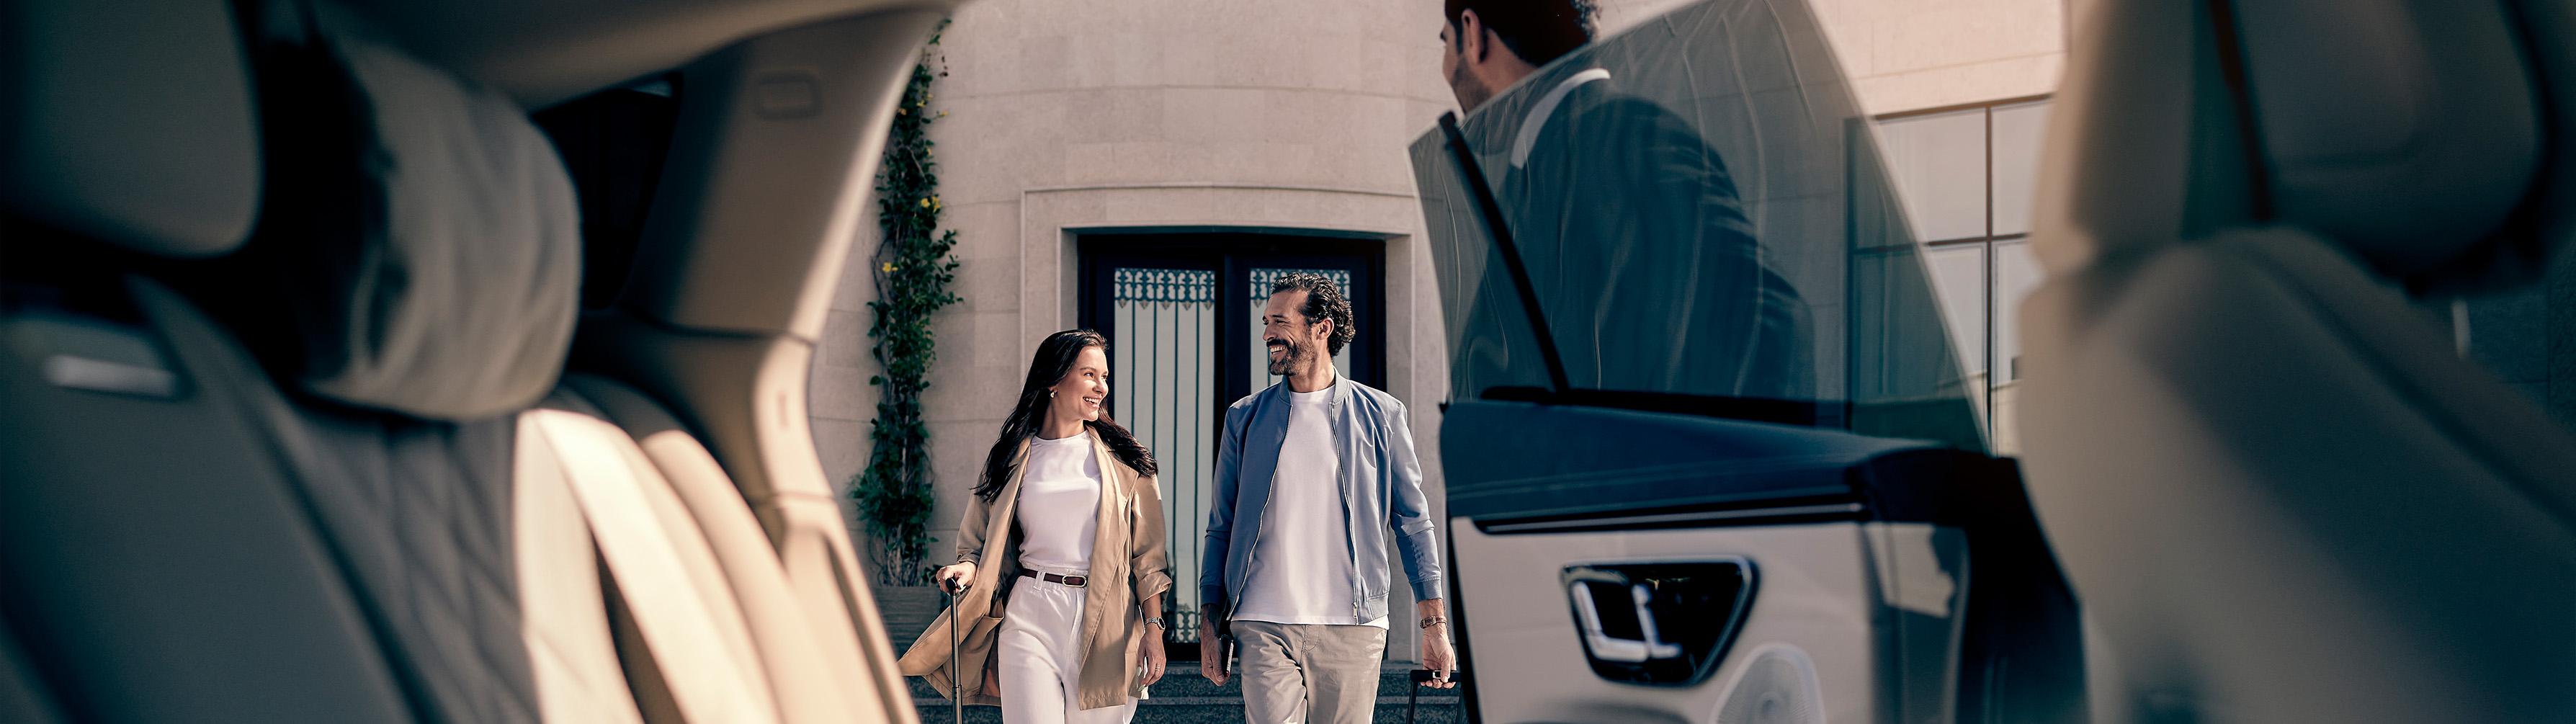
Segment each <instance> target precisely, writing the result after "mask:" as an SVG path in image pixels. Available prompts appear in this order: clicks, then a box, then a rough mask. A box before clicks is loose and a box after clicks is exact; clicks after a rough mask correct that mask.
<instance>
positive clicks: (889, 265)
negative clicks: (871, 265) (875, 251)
mask: <svg viewBox="0 0 2576 724" xmlns="http://www.w3.org/2000/svg"><path fill="white" fill-rule="evenodd" d="M878 268H879V269H882V270H884V271H885V273H887V274H893V273H894V262H886V263H885V265H884V266H881V267H878Z"/></svg>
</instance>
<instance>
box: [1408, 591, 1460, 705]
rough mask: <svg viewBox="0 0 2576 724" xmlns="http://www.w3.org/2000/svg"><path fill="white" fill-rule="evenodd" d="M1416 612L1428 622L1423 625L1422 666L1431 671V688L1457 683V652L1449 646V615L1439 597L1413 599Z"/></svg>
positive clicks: (1445, 687)
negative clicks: (1423, 599)
mask: <svg viewBox="0 0 2576 724" xmlns="http://www.w3.org/2000/svg"><path fill="white" fill-rule="evenodd" d="M1413 610H1414V612H1415V613H1419V614H1422V620H1423V621H1424V622H1428V624H1429V625H1425V626H1423V627H1422V668H1424V669H1429V670H1430V671H1431V677H1432V678H1431V682H1430V683H1431V688H1434V689H1448V688H1453V687H1456V686H1457V685H1458V676H1457V673H1458V652H1457V650H1456V649H1452V648H1450V647H1449V617H1448V616H1447V615H1446V614H1445V613H1444V612H1443V607H1442V606H1441V605H1440V599H1437V598H1434V599H1430V600H1427V601H1416V602H1414V604H1413Z"/></svg>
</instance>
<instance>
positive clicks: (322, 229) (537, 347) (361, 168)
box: [195, 3, 581, 420]
mask: <svg viewBox="0 0 2576 724" xmlns="http://www.w3.org/2000/svg"><path fill="white" fill-rule="evenodd" d="M307 7H309V8H310V9H311V10H312V11H314V13H316V14H318V19H317V18H315V16H314V15H308V14H305V9H306V8H307ZM261 25H262V27H263V28H264V32H266V33H271V34H279V35H284V36H286V37H285V38H284V39H278V38H269V39H266V40H263V41H262V44H261V46H260V49H259V51H258V52H259V58H260V74H259V75H260V80H261V90H260V97H261V104H262V115H263V125H264V132H265V133H266V134H267V138H268V141H269V143H268V146H269V154H268V168H269V174H268V176H269V179H268V188H267V192H266V198H265V199H264V202H263V204H262V209H261V212H260V214H261V217H260V223H259V228H258V230H257V231H256V232H255V233H254V235H253V237H252V240H251V242H250V244H249V246H247V247H246V248H244V249H243V250H242V251H241V252H240V253H239V254H235V255H233V256H232V257H227V258H225V259H222V260H217V262H214V263H211V264H208V265H206V267H205V268H204V269H201V270H199V273H197V274H196V275H195V276H197V277H198V278H199V279H200V285H201V286H200V287H199V288H198V290H197V291H200V292H202V293H199V294H196V295H195V296H197V297H198V299H199V301H200V302H201V303H204V304H207V305H208V306H209V307H211V308H216V309H217V311H218V313H219V314H221V315H222V316H223V317H224V319H225V321H226V323H227V324H228V325H230V326H232V327H233V328H234V329H235V331H236V332H238V333H240V334H241V335H242V337H243V340H244V343H245V344H246V345H248V346H250V347H251V349H252V351H253V352H255V353H257V354H259V356H260V357H261V359H262V361H263V363H264V364H266V365H268V366H269V368H270V372H271V373H272V374H273V375H275V376H277V377H278V378H279V379H280V380H281V381H282V382H284V383H286V384H290V385H293V386H295V387H298V388H301V389H302V390H303V391H305V392H307V393H310V394H313V395H318V396H320V397H323V398H326V399H329V400H333V401H337V402H340V403H344V404H348V405H354V406H358V407H366V408H374V409H381V410H390V411H393V412H399V413H403V414H406V415H411V416H414V417H420V418H425V419H435V420H470V419H479V418H486V417H492V416H496V415H502V414H508V413H513V412H517V411H519V410H522V409H526V408H527V407H529V406H531V405H534V404H536V402H537V401H538V400H540V399H542V398H544V397H545V395H546V394H547V393H548V392H549V391H551V390H552V389H553V388H554V385H555V379H556V377H557V376H558V375H559V374H560V373H561V371H562V368H563V363H564V358H565V355H566V353H567V351H568V349H569V347H570V345H571V339H572V330H573V321H574V318H575V316H576V315H577V314H578V313H579V295H580V286H581V276H580V275H581V236H580V228H579V218H578V211H577V209H576V207H575V206H574V199H573V188H572V181H571V178H570V176H569V175H568V174H567V173H566V172H565V170H564V166H563V162H562V160H561V159H560V158H559V157H557V156H556V154H555V151H554V147H553V145H552V144H551V143H550V142H549V141H548V140H547V139H546V137H545V136H544V135H543V134H542V133H540V132H539V131H538V130H537V128H536V126H535V125H534V124H532V123H531V122H530V121H529V120H528V116H527V112H526V111H525V110H523V109H521V108H520V107H519V106H518V104H517V103H515V102H513V101H511V100H510V99H509V98H507V97H505V96H502V95H501V94H499V93H496V92H494V91H492V90H490V89H488V88H484V87H482V86H481V85H478V84H476V83H474V82H472V81H470V80H467V79H465V78H462V77H459V76H457V75H455V74H453V73H450V72H448V71H446V70H443V69H440V68H436V67H432V66H430V65H427V64H424V63H422V62H420V61H417V60H415V59H413V58H412V57H411V56H409V55H407V54H406V53H404V52H403V51H401V50H399V49H397V48H396V47H394V46H392V45H391V44H388V43H386V42H384V41H382V40H380V39H379V38H381V37H382V36H381V35H378V34H376V33H375V32H374V31H373V30H372V29H371V28H369V27H367V26H366V25H365V23H364V22H363V21H361V20H360V19H359V18H357V17H355V16H353V15H350V14H349V13H348V11H346V10H344V9H341V8H338V7H337V6H333V5H330V4H321V3H317V4H314V5H311V6H303V5H290V4H288V3H271V4H270V8H269V9H268V10H267V15H266V16H265V17H264V18H263V19H262V20H261Z"/></svg>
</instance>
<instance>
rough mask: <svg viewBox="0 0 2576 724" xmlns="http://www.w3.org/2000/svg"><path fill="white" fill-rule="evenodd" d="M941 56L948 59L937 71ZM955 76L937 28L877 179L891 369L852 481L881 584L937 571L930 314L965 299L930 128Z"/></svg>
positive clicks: (886, 355) (875, 327)
mask: <svg viewBox="0 0 2576 724" xmlns="http://www.w3.org/2000/svg"><path fill="white" fill-rule="evenodd" d="M941 28H942V30H945V28H946V23H944V22H943V23H942V24H941ZM934 64H935V65H938V66H940V67H939V68H938V69H936V70H934V69H933V68H932V66H933V65H934ZM946 75H948V72H947V70H946V63H945V62H944V60H943V59H942V57H941V56H940V55H939V34H938V33H936V32H934V33H932V34H931V36H930V43H929V44H928V45H926V46H924V47H923V48H922V55H921V62H919V63H916V64H914V65H913V67H912V79H911V82H910V83H909V84H907V85H905V86H904V89H903V102H902V105H899V106H897V107H896V108H895V116H894V130H893V131H892V132H891V133H889V134H888V135H887V137H886V149H885V163H884V164H883V168H882V170H880V171H879V172H878V178H877V225H878V226H880V227H882V228H884V230H885V241H884V242H883V243H881V244H880V245H878V246H877V251H876V256H875V258H874V259H872V260H871V261H874V262H875V265H876V275H875V276H876V290H877V301H874V302H870V303H868V310H869V311H870V312H873V313H874V315H873V316H874V321H872V322H870V323H869V325H868V336H869V337H871V338H873V339H874V340H875V342H874V346H873V347H872V348H871V349H870V350H869V352H870V354H871V355H872V356H874V357H875V358H876V360H877V364H878V365H879V366H881V367H883V368H884V370H885V373H884V374H880V375H876V376H874V377H870V378H868V382H869V383H870V384H873V385H876V386H877V387H878V390H879V391H880V392H881V393H882V395H881V397H880V398H879V401H878V402H877V417H876V420H874V421H873V422H872V423H871V433H870V435H871V437H872V442H873V443H874V445H873V447H872V448H871V450H870V452H869V453H868V467H867V469H866V470H862V471H860V472H859V474H858V476H857V479H856V480H854V481H852V485H851V486H850V496H851V497H853V498H857V499H858V501H859V515H860V517H862V518H865V519H866V522H867V526H868V535H869V538H870V540H871V541H872V543H871V545H870V555H871V556H872V557H873V558H874V559H875V560H874V563H876V570H877V577H878V581H877V582H878V583H880V584H884V585H898V586H899V585H917V584H923V583H927V582H928V581H929V572H930V570H931V569H930V567H928V566H925V565H923V560H924V559H926V558H928V557H929V554H930V544H931V543H932V542H934V541H933V539H932V538H931V537H930V535H929V532H928V529H927V528H928V525H929V523H930V506H931V502H932V497H931V492H930V490H931V489H930V484H931V479H930V428H929V427H928V426H926V425H925V424H923V423H922V419H921V392H922V390H923V389H926V388H928V387H929V386H930V383H929V381H928V380H927V378H928V376H929V374H930V364H931V361H932V360H934V359H936V358H937V355H936V354H935V350H936V345H935V344H934V342H933V340H932V339H931V328H930V316H931V314H932V313H934V312H937V311H939V310H940V308H942V307H946V306H948V305H950V304H954V303H956V302H957V295H955V294H951V293H949V291H948V285H949V283H950V282H952V281H955V280H956V277H957V274H956V272H957V265H958V261H957V257H956V255H954V254H952V253H950V252H951V250H952V249H955V248H956V246H957V232H956V231H955V230H953V229H952V230H948V231H940V230H939V211H940V203H939V176H938V174H937V173H935V169H936V168H937V164H936V163H934V162H933V161H932V160H931V153H930V147H931V142H930V138H929V136H928V135H927V131H928V130H929V128H930V123H931V121H933V120H937V119H938V118H940V117H941V116H945V115H947V114H945V113H938V112H934V111H932V110H930V99H931V93H930V88H931V84H932V82H933V81H935V80H937V79H938V78H940V77H942V76H946Z"/></svg>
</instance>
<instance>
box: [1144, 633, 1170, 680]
mask: <svg viewBox="0 0 2576 724" xmlns="http://www.w3.org/2000/svg"><path fill="white" fill-rule="evenodd" d="M1166 657H1167V654H1165V653H1164V651H1163V627H1161V626H1157V625H1154V624H1150V623H1149V624H1145V635H1143V636H1138V637H1136V663H1139V664H1143V665H1144V666H1145V673H1144V675H1143V676H1139V677H1137V678H1136V685H1137V686H1151V685H1153V683H1154V682H1157V681H1162V680H1163V664H1164V659H1165V658H1166Z"/></svg>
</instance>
